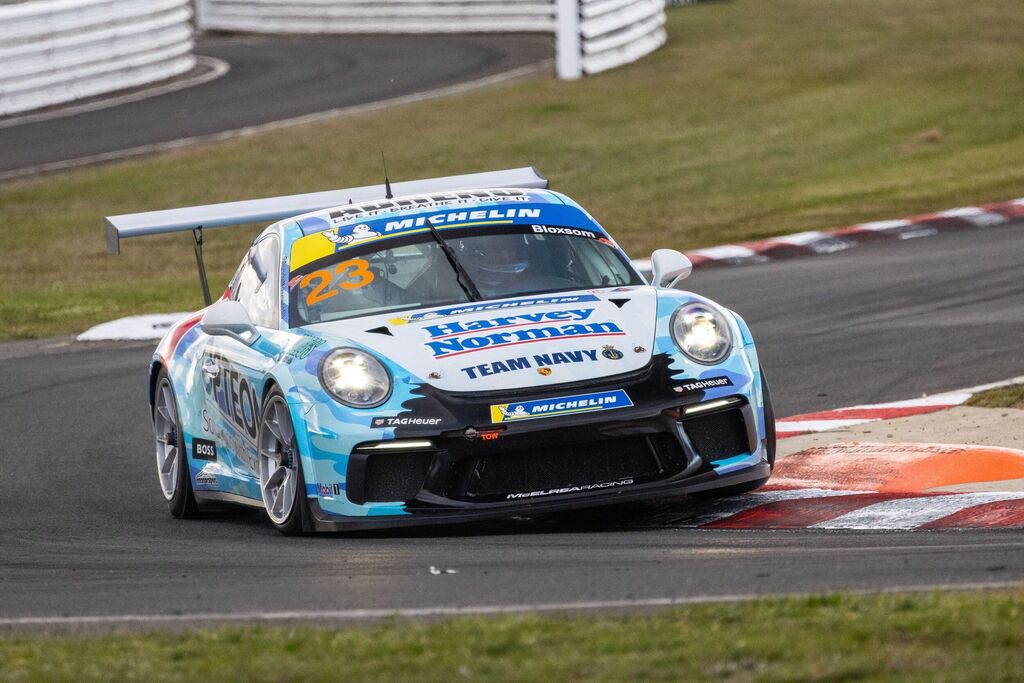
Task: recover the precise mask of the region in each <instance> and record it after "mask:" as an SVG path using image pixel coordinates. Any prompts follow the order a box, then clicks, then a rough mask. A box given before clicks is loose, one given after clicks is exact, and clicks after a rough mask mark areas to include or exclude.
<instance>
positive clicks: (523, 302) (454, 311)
mask: <svg viewBox="0 0 1024 683" xmlns="http://www.w3.org/2000/svg"><path fill="white" fill-rule="evenodd" d="M581 301H600V299H599V298H597V297H596V296H594V295H593V294H575V295H573V296H545V297H531V298H529V299H513V300H511V301H499V302H497V303H486V304H474V305H471V306H455V307H452V308H441V309H438V310H436V311H427V312H424V313H413V314H412V315H407V316H405V317H404V318H392V319H391V321H390V322H391V323H392V324H393V325H406V324H408V323H411V322H413V321H416V320H431V319H433V318H444V317H447V316H450V315H465V314H466V313H477V312H479V311H494V310H502V309H506V308H520V307H522V306H547V305H553V304H561V305H565V304H577V303H580V302H581Z"/></svg>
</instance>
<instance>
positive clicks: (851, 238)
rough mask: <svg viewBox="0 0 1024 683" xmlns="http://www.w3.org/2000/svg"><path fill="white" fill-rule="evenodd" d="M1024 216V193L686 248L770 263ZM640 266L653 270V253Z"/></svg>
mask: <svg viewBox="0 0 1024 683" xmlns="http://www.w3.org/2000/svg"><path fill="white" fill-rule="evenodd" d="M1020 218H1024V198H1021V199H1013V200H1010V201H1007V202H999V203H995V204H982V205H981V206H961V207H957V208H954V209H947V210H945V211H938V212H935V213H928V214H920V215H917V216H910V217H908V218H899V219H893V220H882V221H870V222H867V223H858V224H857V225H850V226H846V227H842V228H836V229H833V230H824V231H819V230H811V231H806V232H797V233H792V234H789V235H779V236H777V237H769V238H767V239H763V240H755V241H752V242H742V243H739V244H722V245H719V246H716V247H706V248H704V249H695V250H693V251H687V252H684V253H685V254H686V256H687V257H689V259H690V261H691V263H693V267H694V268H701V267H707V266H719V265H725V266H735V265H748V264H751V263H765V262H767V261H772V260H780V259H787V258H796V257H800V256H813V255H820V254H831V253H835V252H837V251H844V250H846V249H850V248H852V247H856V246H859V245H860V244H861V243H863V242H875V241H878V240H883V239H892V240H907V239H916V238H919V237H930V236H932V235H935V234H938V233H940V232H946V231H951V230H964V229H972V228H993V227H999V226H1002V225H1006V224H1007V223H1010V222H1011V221H1014V220H1017V219H1020ZM634 263H635V264H636V266H637V267H638V268H640V269H641V270H643V271H645V272H650V269H651V265H650V261H649V260H648V259H637V260H636V261H634Z"/></svg>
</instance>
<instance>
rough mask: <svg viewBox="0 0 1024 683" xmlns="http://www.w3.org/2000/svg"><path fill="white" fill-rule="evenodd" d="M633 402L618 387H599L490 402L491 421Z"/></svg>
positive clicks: (592, 410) (624, 404) (593, 409)
mask: <svg viewBox="0 0 1024 683" xmlns="http://www.w3.org/2000/svg"><path fill="white" fill-rule="evenodd" d="M632 405H633V402H632V401H631V400H629V396H628V395H626V392H625V391H623V390H622V389H616V390H615V391H601V392H597V393H593V394H577V395H576V396H561V397H558V398H545V399H541V400H538V401H522V402H519V403H501V404H498V405H492V406H491V423H492V424H500V423H502V422H516V421H519V420H534V419H537V418H542V417H557V416H559V415H573V414H576V413H590V412H597V411H600V410H614V409H615V408H629V407H630V406H632Z"/></svg>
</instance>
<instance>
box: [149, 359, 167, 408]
mask: <svg viewBox="0 0 1024 683" xmlns="http://www.w3.org/2000/svg"><path fill="white" fill-rule="evenodd" d="M164 369H165V368H164V364H163V361H161V360H158V359H154V360H153V361H151V362H150V364H149V413H150V415H152V414H153V409H154V406H155V405H156V381H157V379H158V378H159V377H160V373H161V372H162V371H163V370H164Z"/></svg>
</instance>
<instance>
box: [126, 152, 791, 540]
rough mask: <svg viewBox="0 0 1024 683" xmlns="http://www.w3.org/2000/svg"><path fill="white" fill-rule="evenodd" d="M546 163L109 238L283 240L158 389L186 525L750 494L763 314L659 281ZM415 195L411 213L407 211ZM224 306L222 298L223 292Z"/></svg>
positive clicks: (159, 355) (266, 203) (186, 346)
mask: <svg viewBox="0 0 1024 683" xmlns="http://www.w3.org/2000/svg"><path fill="white" fill-rule="evenodd" d="M547 185H548V183H547V180H546V179H545V178H544V177H543V176H541V175H540V174H539V173H537V172H536V171H535V170H534V169H529V168H526V169H517V170H511V171H498V172H492V173H482V174H474V175H466V176H453V177H448V178H435V179H430V180H423V181H414V182H410V183H399V184H396V185H395V187H394V193H392V188H391V186H390V184H387V185H386V186H385V187H379V186H372V187H363V188H355V189H351V190H339V191H334V192H326V193H316V194H310V195H297V196H292V197H279V198H272V199H262V200H253V201H247V202H236V203H232V204H220V205H213V206H205V207H191V208H187V209H174V210H170V211H157V212H150V213H144V214H133V215H128V216H115V217H111V218H108V219H107V233H108V243H109V245H110V248H111V250H112V251H113V252H114V253H117V252H118V251H119V249H120V240H121V239H124V238H127V237H134V236H139V235H147V234H156V233H162V232H174V231H189V230H191V231H192V232H193V235H194V236H195V237H196V255H197V260H198V262H199V266H200V275H201V276H202V282H203V284H204V287H205V282H206V280H205V272H204V270H203V266H202V252H201V246H202V230H203V229H209V228H215V227H220V226H225V225H234V224H241V223H250V222H255V221H264V222H267V221H276V222H273V223H272V224H271V225H270V226H269V227H268V228H266V229H265V230H264V231H263V232H262V233H261V234H260V235H259V236H258V237H257V238H256V239H255V240H254V241H253V243H252V246H251V248H250V249H249V250H248V252H247V253H246V254H245V257H244V258H243V259H242V262H241V265H240V266H239V267H238V270H237V272H236V273H235V275H234V277H233V278H232V279H231V282H230V284H229V285H228V288H227V291H226V292H225V293H224V295H223V296H222V297H221V298H220V299H219V300H218V301H216V302H215V303H212V305H208V306H207V307H206V308H204V309H203V310H201V311H199V312H197V313H196V314H195V315H192V316H190V317H188V318H187V319H185V320H183V321H182V322H181V323H179V324H177V325H176V326H174V327H173V328H172V329H171V330H170V331H169V332H168V333H167V335H166V336H165V337H164V338H163V340H162V341H161V342H160V344H159V346H158V347H157V350H156V353H155V354H154V356H153V360H152V366H151V370H150V400H151V406H152V415H153V428H154V433H155V437H156V462H157V472H158V477H159V482H160V488H161V490H162V492H163V495H164V497H165V499H166V500H167V502H168V505H169V507H170V510H171V512H172V514H174V515H176V516H179V517H185V516H190V515H194V514H196V513H198V512H200V511H201V510H203V509H204V508H208V507H210V506H214V505H218V504H223V503H238V504H242V505H249V506H254V507H259V508H262V509H265V510H266V513H267V516H268V517H269V518H270V520H271V522H272V523H273V524H274V525H275V526H276V527H277V528H278V529H279V530H280V531H282V532H284V533H288V534H293V533H301V532H306V531H314V530H321V531H341V530H348V529H360V528H369V527H387V526H399V525H407V524H434V523H442V522H457V521H470V520H481V519H487V518H494V517H502V516H511V515H515V516H523V515H533V514H539V513H544V512H553V511H558V510H565V509H572V508H582V507H592V506H601V505H608V504H611V503H619V502H625V501H637V500H646V499H658V498H665V497H671V496H679V495H681V494H700V493H711V494H714V493H722V492H730V493H731V492H737V491H743V490H750V489H753V488H756V487H757V486H759V485H761V484H763V483H764V482H765V481H766V480H767V478H768V476H769V474H770V472H771V468H772V465H773V462H774V457H775V456H774V451H775V433H774V421H773V417H772V410H771V402H770V399H769V396H768V388H767V386H766V384H765V380H764V377H763V375H762V373H761V370H760V366H759V363H758V359H757V353H756V351H755V347H754V342H753V339H752V337H751V334H750V331H749V329H748V328H747V326H746V324H745V323H744V321H743V320H742V319H741V318H740V317H739V316H738V315H737V314H735V313H733V312H732V311H729V310H727V309H725V308H723V307H721V306H719V305H717V304H715V303H714V302H712V301H709V300H708V299H706V298H704V297H701V296H699V295H697V294H693V293H691V292H685V291H680V290H678V289H675V288H673V287H674V285H676V284H677V282H678V281H679V280H681V279H682V278H684V277H686V276H687V275H688V274H689V272H690V263H689V261H688V260H687V259H686V257H685V256H683V255H682V254H680V253H679V252H675V251H671V250H667V249H660V250H658V251H656V252H654V254H653V255H652V257H651V265H652V270H653V273H652V276H651V277H652V279H651V283H650V284H648V282H647V281H646V280H645V278H644V277H643V276H642V275H641V273H640V272H638V270H637V269H636V268H635V267H634V265H633V263H632V262H631V261H630V259H629V258H628V257H627V256H626V254H625V253H624V252H623V251H622V249H620V248H619V246H618V245H617V244H616V243H615V241H614V240H613V238H612V237H611V236H610V235H609V234H608V233H607V232H606V231H605V230H604V228H602V227H601V226H600V225H599V224H598V223H597V222H596V221H595V220H594V218H592V217H591V216H590V214H588V213H587V212H586V211H585V210H583V209H582V208H581V207H580V206H579V205H578V204H576V203H575V202H574V201H572V200H571V199H569V198H568V197H566V196H565V195H562V194H559V193H557V192H554V191H551V190H549V189H547ZM393 194H394V195H397V196H392V195H393ZM207 298H209V295H208V293H207Z"/></svg>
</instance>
